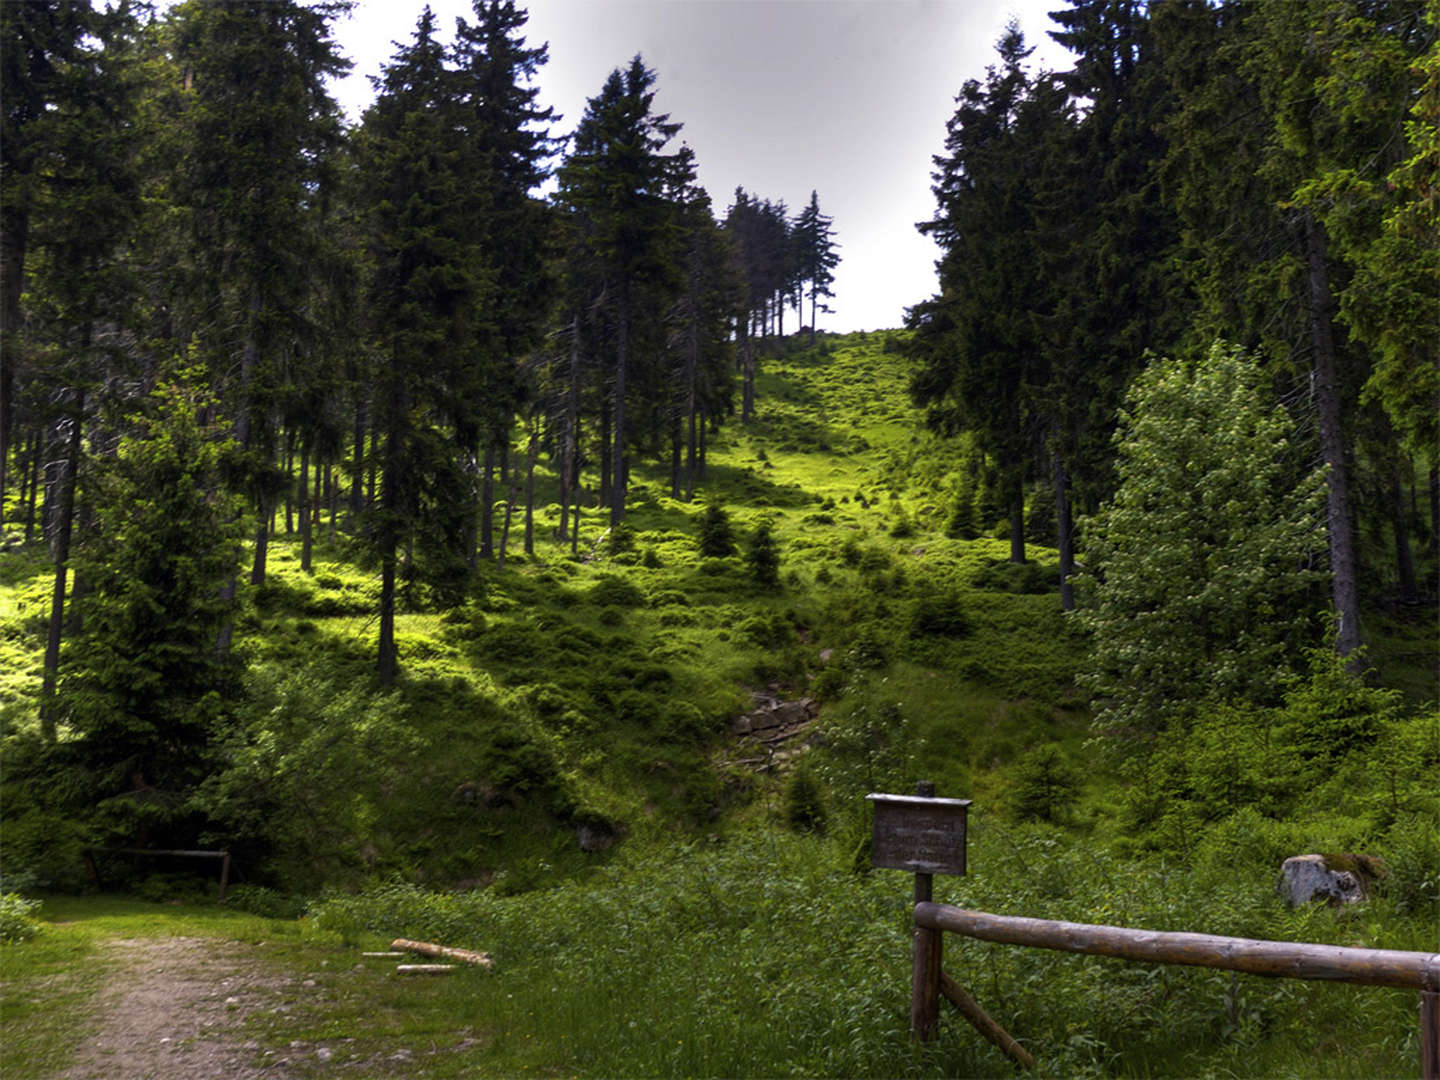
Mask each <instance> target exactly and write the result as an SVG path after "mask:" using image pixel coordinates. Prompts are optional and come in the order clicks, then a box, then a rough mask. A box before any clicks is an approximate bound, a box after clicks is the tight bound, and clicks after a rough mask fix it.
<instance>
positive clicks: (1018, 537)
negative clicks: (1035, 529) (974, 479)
mask: <svg viewBox="0 0 1440 1080" xmlns="http://www.w3.org/2000/svg"><path fill="white" fill-rule="evenodd" d="M1006 503H1007V504H1008V509H1009V517H1010V561H1011V562H1012V563H1023V562H1024V561H1025V491H1024V489H1023V488H1021V487H1020V486H1019V485H1018V484H1017V485H1015V487H1014V489H1013V490H1012V491H1011V492H1010V493H1009V495H1008V497H1007V498H1006Z"/></svg>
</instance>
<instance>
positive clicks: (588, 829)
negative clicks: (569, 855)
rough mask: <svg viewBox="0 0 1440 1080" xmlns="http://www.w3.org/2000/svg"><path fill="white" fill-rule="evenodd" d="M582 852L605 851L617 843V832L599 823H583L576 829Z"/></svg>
mask: <svg viewBox="0 0 1440 1080" xmlns="http://www.w3.org/2000/svg"><path fill="white" fill-rule="evenodd" d="M575 834H576V837H577V838H578V839H579V841H580V850H581V851H605V850H607V849H609V848H610V847H612V846H613V845H614V843H615V830H614V829H612V828H610V826H609V825H606V824H604V823H597V822H590V821H586V822H582V823H581V824H580V825H579V826H577V827H576V829H575Z"/></svg>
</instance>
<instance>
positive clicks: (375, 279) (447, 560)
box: [360, 8, 493, 685]
mask: <svg viewBox="0 0 1440 1080" xmlns="http://www.w3.org/2000/svg"><path fill="white" fill-rule="evenodd" d="M445 60H446V58H445V50H444V49H443V47H442V46H441V44H440V43H439V42H438V41H437V40H436V38H435V19H434V16H433V14H432V13H431V12H430V10H429V8H426V9H425V11H424V12H423V13H422V14H421V16H420V18H419V20H418V22H417V24H416V29H415V36H414V38H413V40H412V41H411V42H410V43H409V44H408V45H405V46H403V47H401V49H400V50H399V51H398V52H397V53H396V54H395V55H394V57H393V58H392V59H391V60H390V62H389V63H388V64H386V65H385V66H384V67H383V68H382V71H381V75H380V77H379V79H377V80H376V84H377V89H378V90H379V96H378V97H377V98H376V101H375V103H374V105H372V106H371V108H370V109H369V110H368V111H367V112H366V114H365V120H364V127H363V130H362V132H361V135H360V138H361V162H362V169H363V173H364V177H365V180H364V192H363V199H364V205H365V207H366V210H367V217H366V222H367V228H368V246H369V248H370V259H371V266H372V275H371V281H370V285H369V309H370V316H371V334H372V338H373V340H374V342H375V346H376V348H377V349H378V350H379V352H380V353H381V354H382V355H383V357H384V358H385V362H384V363H383V364H382V365H380V368H379V371H378V373H377V374H378V385H377V387H376V395H375V409H376V418H375V419H376V430H377V431H378V433H379V435H380V441H381V449H380V451H379V454H380V462H381V465H382V467H383V475H382V479H381V497H380V507H379V510H378V512H377V513H376V514H375V515H374V518H373V520H372V523H371V527H370V530H369V533H368V540H369V543H370V545H371V547H372V549H373V550H374V552H375V554H376V556H377V557H378V559H379V562H380V568H381V592H380V634H379V646H378V654H377V669H378V671H379V675H380V680H381V682H382V684H385V685H389V684H390V683H392V682H394V680H395V677H396V675H397V674H398V657H397V652H396V646H395V605H396V591H397V584H398V582H397V574H398V569H399V554H400V550H401V548H402V547H403V546H405V545H406V544H407V543H409V542H411V541H415V540H418V541H419V542H420V544H421V548H422V554H423V553H426V552H429V553H431V554H433V556H434V557H435V561H437V562H438V563H439V567H440V576H441V577H444V578H449V577H451V576H452V575H454V574H460V573H463V554H462V551H461V549H462V546H463V543H464V537H465V535H466V527H465V520H464V511H465V509H466V508H467V506H468V504H467V503H466V502H464V501H459V500H455V499H454V498H453V497H452V496H453V492H454V491H455V490H456V489H457V488H460V487H461V486H462V484H463V478H462V475H461V473H460V469H459V465H458V460H457V455H456V454H455V452H454V439H453V436H450V435H447V434H446V432H445V429H444V427H443V426H442V422H443V420H444V419H446V418H447V417H450V418H453V415H454V413H455V409H456V406H455V403H454V398H453V394H454V390H455V387H456V385H457V383H459V382H460V380H463V379H464V378H465V373H464V368H465V367H466V366H467V365H470V364H474V363H476V362H477V361H478V360H479V359H480V344H479V343H480V341H481V340H482V338H481V336H480V332H479V325H480V323H481V322H482V320H483V318H484V312H485V310H486V304H487V303H488V301H489V299H490V296H491V291H490V290H491V287H492V286H491V282H492V280H493V279H492V276H491V274H490V272H489V267H488V264H487V263H486V261H485V259H484V255H483V248H482V246H481V245H482V241H483V236H482V235H481V234H480V233H479V232H478V230H477V229H476V228H475V224H476V222H477V220H478V213H479V212H480V211H478V210H477V204H478V205H479V206H481V207H483V206H484V205H486V203H485V200H486V198H487V195H488V188H487V185H488V182H489V178H488V177H486V176H475V175H474V174H473V173H472V172H471V171H470V166H471V165H473V164H474V158H473V156H472V155H471V154H470V152H469V149H470V148H469V147H468V145H467V143H466V140H465V119H466V113H465V110H464V109H463V108H462V104H461V101H460V98H459V96H458V94H457V81H456V79H455V77H454V73H453V71H452V70H451V69H450V68H449V67H447V65H446V62H445Z"/></svg>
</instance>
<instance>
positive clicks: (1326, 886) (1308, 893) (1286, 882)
mask: <svg viewBox="0 0 1440 1080" xmlns="http://www.w3.org/2000/svg"><path fill="white" fill-rule="evenodd" d="M1384 876H1385V864H1384V863H1383V862H1381V861H1380V860H1379V859H1377V858H1376V857H1375V856H1373V855H1295V856H1292V857H1291V858H1288V859H1286V860H1285V862H1284V863H1283V864H1282V865H1281V867H1280V885H1279V888H1280V893H1281V895H1283V896H1284V897H1285V900H1286V902H1287V903H1288V904H1289V905H1290V906H1291V907H1299V906H1300V905H1301V904H1308V903H1310V902H1311V901H1313V900H1324V901H1327V902H1329V903H1332V904H1353V903H1356V902H1357V901H1360V900H1364V899H1366V898H1367V897H1369V895H1370V890H1371V888H1372V886H1373V885H1374V883H1375V881H1376V880H1377V879H1379V878H1381V877H1384Z"/></svg>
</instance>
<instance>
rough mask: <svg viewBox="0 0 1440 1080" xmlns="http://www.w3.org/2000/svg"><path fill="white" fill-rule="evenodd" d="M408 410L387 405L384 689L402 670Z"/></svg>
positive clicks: (380, 663) (379, 655)
mask: <svg viewBox="0 0 1440 1080" xmlns="http://www.w3.org/2000/svg"><path fill="white" fill-rule="evenodd" d="M404 407H405V403H404V402H403V401H397V402H390V403H388V404H387V405H386V409H387V411H389V412H390V414H391V415H390V418H389V421H388V422H387V424H386V428H387V430H386V434H385V475H384V478H383V480H382V486H381V489H380V503H381V505H380V518H381V521H380V530H381V531H380V537H379V539H380V634H379V642H378V648H377V649H376V664H375V666H376V670H377V672H378V673H379V676H380V685H381V686H393V685H395V677H396V675H397V674H398V673H399V668H400V663H399V655H398V653H397V652H396V649H395V563H396V557H397V552H398V548H399V546H400V541H399V527H398V524H397V522H396V521H395V516H396V511H397V510H398V509H399V504H400V493H399V492H398V491H397V490H396V486H397V485H398V484H400V483H401V482H402V478H401V469H400V430H399V428H400V424H401V422H402V421H401V417H402V416H403V415H404ZM372 445H373V444H372Z"/></svg>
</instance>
